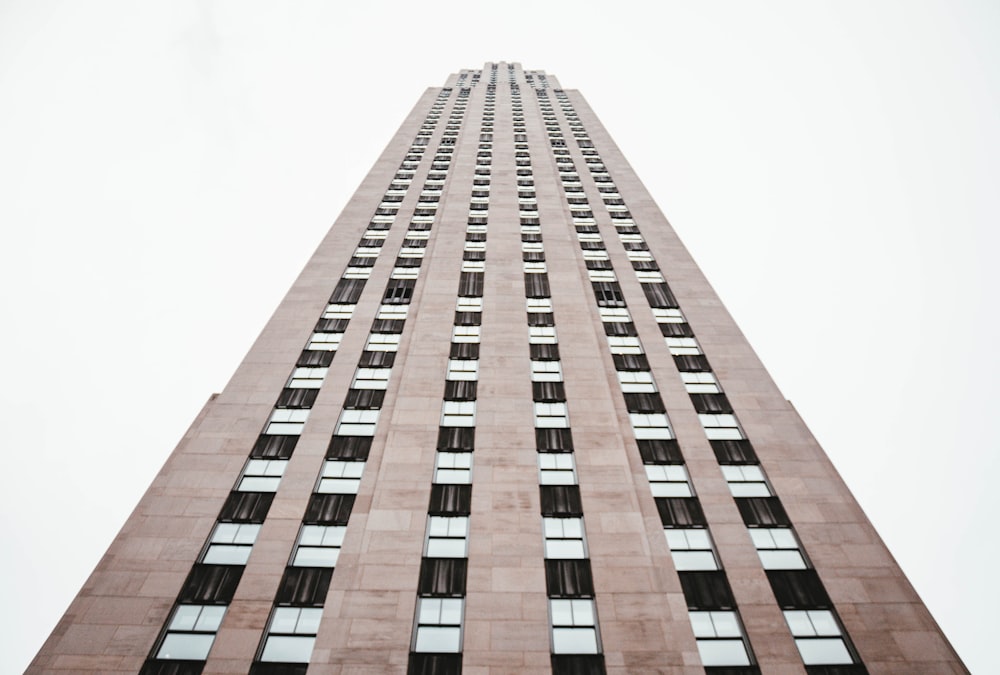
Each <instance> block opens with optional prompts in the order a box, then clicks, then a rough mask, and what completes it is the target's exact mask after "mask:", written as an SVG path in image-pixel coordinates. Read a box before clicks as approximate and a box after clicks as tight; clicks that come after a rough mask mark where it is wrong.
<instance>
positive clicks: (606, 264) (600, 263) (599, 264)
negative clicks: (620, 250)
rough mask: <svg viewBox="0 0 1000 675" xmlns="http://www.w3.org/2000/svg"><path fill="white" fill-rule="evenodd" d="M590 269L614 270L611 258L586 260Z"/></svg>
mask: <svg viewBox="0 0 1000 675" xmlns="http://www.w3.org/2000/svg"><path fill="white" fill-rule="evenodd" d="M584 263H585V264H586V265H587V269H588V270H613V269H614V267H613V266H612V265H611V261H610V260H585V261H584Z"/></svg>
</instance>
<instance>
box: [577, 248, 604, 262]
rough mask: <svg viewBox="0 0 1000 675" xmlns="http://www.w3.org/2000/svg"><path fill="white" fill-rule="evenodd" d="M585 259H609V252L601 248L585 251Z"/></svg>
mask: <svg viewBox="0 0 1000 675" xmlns="http://www.w3.org/2000/svg"><path fill="white" fill-rule="evenodd" d="M583 259H584V260H607V259H608V252H607V251H605V250H600V249H591V250H587V251H584V252H583Z"/></svg>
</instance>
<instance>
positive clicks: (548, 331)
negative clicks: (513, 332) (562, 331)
mask: <svg viewBox="0 0 1000 675" xmlns="http://www.w3.org/2000/svg"><path fill="white" fill-rule="evenodd" d="M556 342H558V340H557V339H556V329H555V326H528V343H529V344H533V345H554V344H555V343H556Z"/></svg>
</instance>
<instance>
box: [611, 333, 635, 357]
mask: <svg viewBox="0 0 1000 675" xmlns="http://www.w3.org/2000/svg"><path fill="white" fill-rule="evenodd" d="M608 346H609V347H610V348H611V353H612V354H642V345H641V344H640V343H639V338H637V337H619V336H616V335H609V336H608Z"/></svg>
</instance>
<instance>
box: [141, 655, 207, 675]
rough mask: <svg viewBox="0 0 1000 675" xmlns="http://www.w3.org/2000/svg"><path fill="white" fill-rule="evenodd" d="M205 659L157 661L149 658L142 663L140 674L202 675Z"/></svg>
mask: <svg viewBox="0 0 1000 675" xmlns="http://www.w3.org/2000/svg"><path fill="white" fill-rule="evenodd" d="M204 669H205V662H204V661H157V660H156V659H149V660H147V661H146V662H145V663H144V664H142V670H140V671H139V675H201V671H203V670H204Z"/></svg>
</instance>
